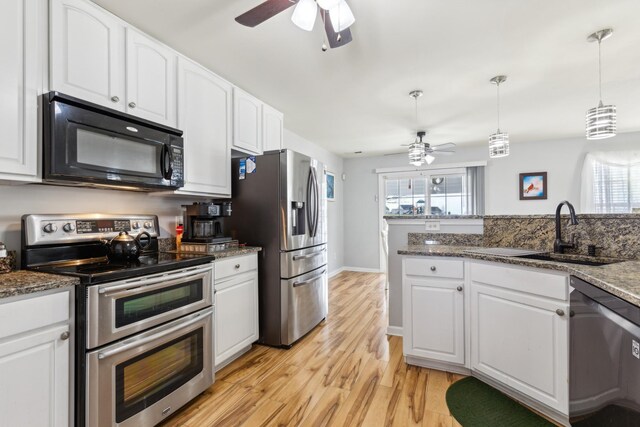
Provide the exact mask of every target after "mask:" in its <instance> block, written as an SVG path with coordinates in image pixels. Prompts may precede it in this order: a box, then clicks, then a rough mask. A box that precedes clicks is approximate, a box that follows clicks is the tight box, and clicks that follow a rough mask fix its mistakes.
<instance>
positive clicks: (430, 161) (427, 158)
mask: <svg viewBox="0 0 640 427" xmlns="http://www.w3.org/2000/svg"><path fill="white" fill-rule="evenodd" d="M435 159H436V158H435V157H433V156H432V155H431V154H427V155H426V156H425V157H424V160H425V162H427V164H428V165H430V164H431V163H433V161H434V160H435Z"/></svg>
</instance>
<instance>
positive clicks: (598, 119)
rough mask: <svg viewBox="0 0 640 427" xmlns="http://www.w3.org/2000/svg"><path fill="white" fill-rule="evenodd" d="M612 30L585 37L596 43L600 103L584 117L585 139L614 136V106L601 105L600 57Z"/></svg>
mask: <svg viewBox="0 0 640 427" xmlns="http://www.w3.org/2000/svg"><path fill="white" fill-rule="evenodd" d="M611 34H613V30H612V29H611V28H605V29H604V30H600V31H596V32H595V33H593V34H590V35H589V37H587V41H589V42H598V90H599V93H600V102H599V103H598V106H597V107H594V108H591V109H589V110H588V111H587V116H586V134H587V139H591V140H594V139H606V138H611V137H614V136H616V130H617V129H616V127H617V126H616V123H617V112H616V106H615V105H604V104H603V103H602V55H601V52H600V48H601V45H602V41H603V40H605V39H607V38H609V37H611Z"/></svg>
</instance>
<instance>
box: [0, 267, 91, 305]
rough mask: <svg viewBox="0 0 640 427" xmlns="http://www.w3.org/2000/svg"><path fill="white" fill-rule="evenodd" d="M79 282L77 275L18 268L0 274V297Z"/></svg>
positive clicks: (62, 286)
mask: <svg viewBox="0 0 640 427" xmlns="http://www.w3.org/2000/svg"><path fill="white" fill-rule="evenodd" d="M79 283H80V280H79V279H78V278H77V277H70V276H60V275H57V274H49V273H37V272H34V271H28V270H18V271H14V272H11V273H5V274H0V299H2V298H9V297H13V296H16V295H26V294H31V293H35V292H40V291H47V290H49V289H57V288H64V287H67V286H76V285H77V284H79Z"/></svg>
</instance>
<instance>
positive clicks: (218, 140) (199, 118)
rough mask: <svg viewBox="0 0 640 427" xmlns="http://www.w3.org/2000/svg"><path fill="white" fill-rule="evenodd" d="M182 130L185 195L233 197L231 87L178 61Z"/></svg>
mask: <svg viewBox="0 0 640 427" xmlns="http://www.w3.org/2000/svg"><path fill="white" fill-rule="evenodd" d="M178 89H179V91H178V128H180V129H182V130H183V131H184V135H183V138H184V147H185V150H184V152H185V158H184V174H185V176H184V184H185V185H184V187H183V188H182V191H184V192H196V193H205V194H212V195H217V196H231V108H232V107H231V103H232V99H231V98H232V91H233V87H232V86H231V84H230V83H229V82H227V81H225V80H222V79H221V78H220V77H218V76H216V75H215V74H213V73H212V72H210V71H208V70H206V69H204V68H202V67H201V66H200V65H198V64H196V63H194V62H192V61H189V60H188V59H185V58H180V59H179V60H178Z"/></svg>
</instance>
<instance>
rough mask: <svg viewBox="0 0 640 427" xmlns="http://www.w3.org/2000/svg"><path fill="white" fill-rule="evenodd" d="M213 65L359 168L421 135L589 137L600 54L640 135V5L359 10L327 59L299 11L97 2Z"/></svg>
mask: <svg viewBox="0 0 640 427" xmlns="http://www.w3.org/2000/svg"><path fill="white" fill-rule="evenodd" d="M94 1H95V2H96V3H98V4H100V5H102V6H103V7H105V8H106V9H108V10H110V11H112V12H114V13H115V14H117V15H119V16H121V17H122V18H124V19H125V20H127V21H129V22H131V23H133V24H134V25H136V26H138V27H139V28H141V29H142V30H144V31H146V32H148V33H150V34H151V35H153V36H155V37H156V38H158V39H159V40H161V41H163V42H165V43H167V44H168V45H170V46H172V47H174V48H175V49H177V50H179V51H181V52H182V53H184V54H186V55H187V56H190V57H191V58H193V59H195V60H197V61H199V62H201V63H202V64H203V65H205V66H207V67H208V68H210V69H212V70H214V71H215V72H217V73H218V74H220V75H221V76H223V77H225V78H227V79H228V80H230V81H231V82H233V83H234V84H236V85H238V86H240V87H242V88H243V89H245V90H247V91H249V92H251V93H253V94H254V95H256V96H257V97H259V98H261V99H262V100H263V101H265V102H267V103H269V104H272V105H273V106H274V107H276V108H278V109H279V110H281V111H283V112H284V114H285V127H287V128H288V129H290V130H292V131H294V132H296V133H298V134H299V135H301V136H303V137H305V138H307V139H309V140H311V141H313V142H315V143H318V144H320V145H322V146H324V147H325V148H327V149H328V150H330V151H332V152H334V153H337V154H340V155H343V156H348V155H350V154H351V153H353V152H354V151H360V150H361V151H363V152H364V154H365V155H372V154H380V153H390V152H398V151H402V150H403V148H401V147H400V144H403V143H408V142H410V141H411V140H412V135H413V134H414V132H415V130H416V129H415V128H416V124H415V119H414V105H413V100H411V99H410V98H409V97H408V95H407V94H408V92H409V91H410V90H412V89H422V90H424V92H425V96H424V97H422V98H421V100H420V126H419V127H420V128H425V129H427V130H428V131H429V133H430V137H429V141H430V142H432V143H442V142H449V141H452V142H455V143H457V144H472V143H480V142H484V141H486V138H487V136H488V135H489V134H490V133H492V132H494V131H495V128H496V105H495V104H496V98H495V97H496V91H495V86H493V85H491V84H490V83H489V79H490V78H491V77H493V76H494V75H496V74H506V75H508V81H507V82H506V83H505V84H504V85H503V86H501V93H502V128H503V130H504V131H507V132H509V133H510V135H511V141H512V149H515V148H516V147H517V144H518V143H519V142H521V141H535V140H543V139H556V138H565V137H581V136H583V135H584V113H585V111H586V110H587V109H588V108H591V107H593V106H595V105H596V104H597V101H598V92H597V77H598V75H597V45H595V44H591V43H587V42H586V36H587V35H588V34H589V33H591V32H593V31H596V30H599V29H601V28H604V27H612V28H613V29H614V34H613V37H612V38H610V39H608V40H606V41H605V42H603V45H602V47H603V82H604V87H603V100H604V102H605V103H614V104H616V105H617V107H618V129H619V132H630V131H637V130H640V25H638V23H639V22H640V1H638V0H526V1H525V0H520V1H513V0H348V2H349V4H350V6H351V8H352V9H353V12H354V14H355V16H356V23H355V24H354V26H353V27H352V32H353V38H354V40H353V42H352V43H351V44H349V45H347V46H344V47H342V48H339V49H334V50H329V51H328V52H325V53H323V52H322V51H321V49H320V46H321V44H322V33H321V26H320V25H318V23H316V27H315V28H314V31H313V32H312V33H307V32H304V31H302V30H300V29H298V28H297V27H295V26H294V25H293V24H292V23H291V21H290V17H291V13H292V11H293V8H291V9H289V10H288V11H285V12H283V13H281V14H280V15H278V16H276V17H275V18H272V19H271V20H268V21H266V22H265V23H263V24H261V25H259V26H257V27H256V28H253V29H251V28H247V27H244V26H242V25H240V24H237V23H236V22H235V21H234V17H236V16H237V15H239V14H241V13H243V12H245V11H246V10H248V9H250V8H252V7H254V6H256V5H258V4H259V3H260V2H261V0H180V1H176V0H136V1H131V0H94Z"/></svg>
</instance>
